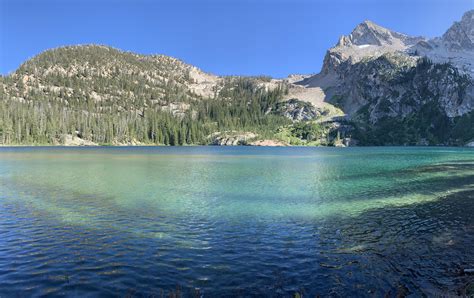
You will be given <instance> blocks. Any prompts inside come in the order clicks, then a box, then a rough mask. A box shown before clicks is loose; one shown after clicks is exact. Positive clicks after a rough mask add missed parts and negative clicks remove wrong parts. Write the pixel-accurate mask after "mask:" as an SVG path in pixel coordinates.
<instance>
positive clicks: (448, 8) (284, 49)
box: [0, 0, 474, 77]
mask: <svg viewBox="0 0 474 298" xmlns="http://www.w3.org/2000/svg"><path fill="white" fill-rule="evenodd" d="M473 8H474V0H313V1H310V0H220V1H219V0H194V1H193V0H174V1H172V0H166V1H152V0H63V1H60V0H0V73H2V74H6V73H8V72H11V71H13V70H15V69H16V68H17V67H18V66H19V65H20V64H21V63H22V62H24V61H25V60H27V59H28V58H31V57H32V56H34V55H36V54H38V53H40V52H42V51H44V50H46V49H49V48H53V47H58V46H63V45H72V44H85V43H97V44H106V45H110V46H113V47H116V48H119V49H123V50H127V51H134V52H138V53H142V54H166V55H170V56H174V57H177V58H180V59H182V60H184V61H186V62H188V63H191V64H194V65H196V66H198V67H200V68H202V69H203V70H205V71H208V72H212V73H215V74H236V75H258V74H268V75H272V76H274V77H285V76H287V75H288V74H292V73H315V72H318V71H319V70H320V68H321V63H322V59H323V57H324V54H325V52H326V50H327V49H328V48H329V47H331V46H332V45H334V44H335V43H336V41H337V40H338V37H339V36H340V35H342V34H348V33H350V32H351V30H352V29H353V28H354V27H355V26H356V25H357V24H358V23H360V22H361V21H363V20H365V19H369V20H372V21H374V22H376V23H378V24H380V25H383V26H385V27H388V28H390V29H393V30H396V31H399V32H403V33H408V34H413V35H424V36H429V37H433V36H439V35H441V34H442V33H443V32H444V31H445V30H446V29H447V28H448V27H449V26H450V25H451V24H452V23H453V22H454V21H455V20H459V19H460V18H461V16H462V14H463V13H464V12H465V11H467V10H469V9H473Z"/></svg>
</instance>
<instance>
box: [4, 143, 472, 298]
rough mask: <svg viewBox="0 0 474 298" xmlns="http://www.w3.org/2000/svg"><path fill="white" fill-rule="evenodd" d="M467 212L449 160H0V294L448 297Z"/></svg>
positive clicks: (73, 155)
mask: <svg viewBox="0 0 474 298" xmlns="http://www.w3.org/2000/svg"><path fill="white" fill-rule="evenodd" d="M473 200H474V151H472V150H469V149H462V148H461V149H446V148H346V149H337V148H248V147H244V148H206V147H191V148H190V147H188V148H101V149H91V148H84V149H64V148H63V149H60V148H48V149H45V148H35V149H31V148H15V149H7V148H3V149H0V214H2V216H1V217H0V296H2V294H8V293H12V292H18V293H22V294H24V295H27V296H29V295H47V294H55V295H62V294H67V295H87V294H101V295H107V294H123V295H126V294H131V295H138V296H139V295H143V294H144V295H147V294H152V295H153V294H154V295H161V293H165V294H167V293H170V291H176V288H177V286H178V287H179V289H180V291H181V292H184V293H190V294H192V293H194V294H196V293H197V292H196V291H199V293H201V294H204V295H210V296H214V295H223V294H231V295H234V294H236V295H246V294H249V293H255V294H269V293H274V294H282V295H289V294H294V293H296V292H299V293H303V294H311V295H313V294H321V295H336V296H337V295H340V296H347V295H358V296H360V295H363V296H367V295H374V296H383V295H386V294H388V295H389V296H390V295H392V296H396V295H397V294H413V295H415V296H418V295H419V294H421V293H424V294H427V295H443V294H446V293H448V294H460V293H461V294H462V293H463V292H462V291H463V290H464V289H465V288H466V285H468V284H469V283H470V282H474V280H473V279H472V276H469V275H463V274H461V271H462V269H464V268H474V253H473V252H472V249H471V247H473V246H474V219H473V217H472V214H474V201H473ZM197 289H198V290H197ZM162 291H163V292H162Z"/></svg>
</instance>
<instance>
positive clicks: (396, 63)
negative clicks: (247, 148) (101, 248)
mask: <svg viewBox="0 0 474 298" xmlns="http://www.w3.org/2000/svg"><path fill="white" fill-rule="evenodd" d="M473 44H474V10H473V11H469V12H466V13H465V14H464V16H463V17H462V19H461V20H460V21H459V22H456V23H455V24H453V26H451V27H450V28H449V29H448V30H447V31H446V33H445V34H443V35H442V36H441V37H438V38H434V39H426V38H423V37H412V36H408V35H406V34H403V33H399V32H396V31H393V30H389V29H386V28H384V27H382V26H379V25H377V24H375V23H373V22H371V21H364V22H362V23H361V24H359V25H357V26H356V27H355V28H354V30H353V31H352V32H351V33H350V34H349V35H347V36H342V37H341V38H340V39H339V41H338V42H337V43H336V45H335V46H334V47H333V48H331V49H329V50H328V51H327V53H326V55H325V58H324V63H323V67H322V69H321V72H320V73H318V74H315V75H292V76H289V77H288V78H287V79H272V78H270V77H230V76H229V77H219V76H215V75H212V74H209V73H206V72H204V71H202V70H200V69H198V68H197V67H195V66H192V65H188V64H186V63H184V62H182V61H180V60H179V59H176V58H172V57H167V56H163V55H139V54H135V53H130V52H123V51H120V50H117V49H114V48H111V47H107V46H96V45H85V46H69V47H62V48H58V49H53V50H49V51H46V52H44V53H41V54H40V55H38V56H36V57H34V58H33V59H30V60H28V61H26V62H25V63H24V64H23V65H21V66H20V67H19V69H18V70H17V71H15V72H14V73H12V74H10V75H8V76H6V77H1V78H0V84H1V86H0V97H1V99H2V101H0V104H3V110H5V111H3V114H2V117H3V119H4V120H3V122H0V135H1V136H2V138H1V139H0V141H2V140H3V143H5V142H7V143H8V142H11V141H12V140H13V139H14V140H16V142H19V143H22V142H27V140H30V141H31V140H35V138H36V137H33V136H36V134H37V133H38V132H40V134H41V138H40V140H41V142H51V143H54V144H55V143H57V142H58V140H59V139H64V137H61V135H62V134H66V135H75V134H76V132H77V135H78V136H79V135H80V138H81V139H82V138H84V140H85V141H91V142H94V144H95V143H97V144H102V143H110V144H130V143H140V144H147V143H149V142H152V143H157V144H162V143H163V144H186V143H188V144H193V143H195V142H198V143H206V142H207V141H206V140H209V139H210V136H212V135H214V136H215V135H222V133H223V132H225V131H233V132H235V133H234V134H235V135H237V136H238V135H239V134H240V135H250V134H255V135H256V136H257V135H258V136H261V137H262V138H263V139H264V140H267V139H271V138H273V137H276V136H280V137H281V138H280V140H282V141H283V142H284V143H289V144H291V143H292V141H294V142H296V143H297V144H301V142H303V144H305V142H307V143H314V144H332V143H334V140H335V138H336V136H337V137H338V138H339V136H341V138H346V137H351V136H352V137H354V136H355V137H356V138H358V139H360V140H361V142H360V144H380V145H383V144H404V145H407V144H424V143H427V144H462V143H463V142H464V143H465V142H467V141H470V140H472V139H474V131H473V130H474V128H473V126H474V125H472V123H474V122H473V121H472V120H473V119H474V117H473V116H472V114H473V112H472V111H473V109H474V84H473V79H472V72H473V71H474V68H473V63H474V46H473ZM24 109H26V110H27V111H29V113H32V115H33V116H31V115H24V114H23V112H21V111H23V110H24ZM19 111H20V114H21V121H19V120H18V119H17V118H18V114H17V113H18V112H19ZM31 117H32V118H31ZM30 118H31V119H30ZM57 118H59V120H58V119H57ZM69 118H71V119H72V120H71V119H69ZM45 119H46V120H45ZM104 119H106V120H104ZM163 119H164V120H163ZM340 119H343V122H342V123H341V122H340ZM419 119H422V121H421V122H420V121H418V120H419ZM34 121H40V123H43V122H45V121H46V122H47V123H46V124H45V125H43V124H40V125H39V126H38V125H37V124H34V123H33V122H34ZM48 121H49V122H48ZM84 121H86V122H85V123H84ZM103 121H106V122H107V125H105V124H104V123H102V122H103ZM348 121H349V122H351V123H349V122H348ZM299 122H301V123H300V124H298V123H299ZM48 125H49V126H48ZM441 126H443V127H447V128H446V129H444V128H442V129H441ZM466 126H467V127H466ZM341 127H343V128H344V129H341ZM350 127H352V128H350ZM399 127H403V129H400V128H399ZM397 129H398V130H401V131H403V133H402V135H400V134H399V133H398V132H396V131H395V130H397ZM18 130H20V132H18ZM50 130H53V131H54V132H53V133H51V132H49V131H50ZM346 133H347V134H349V136H347V135H346ZM193 136H194V137H193ZM295 136H297V137H296V139H295ZM291 140H292V141H291ZM420 140H421V141H420ZM256 141H258V140H256ZM217 143H230V144H233V143H235V142H233V141H229V142H227V141H225V142H217ZM237 143H239V142H237ZM260 143H261V144H266V143H268V142H260ZM270 143H271V142H270ZM274 143H278V142H274ZM349 143H350V142H349Z"/></svg>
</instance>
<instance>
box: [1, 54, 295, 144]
mask: <svg viewBox="0 0 474 298" xmlns="http://www.w3.org/2000/svg"><path fill="white" fill-rule="evenodd" d="M269 81H270V80H269V79H268V78H265V77H255V78H253V77H225V78H218V77H216V76H212V75H209V74H206V73H204V72H202V71H200V70H199V69H197V68H195V67H193V66H190V65H187V64H185V63H183V62H181V61H179V60H177V59H174V58H170V57H166V56H141V55H136V54H133V53H127V52H121V51H119V50H116V49H113V48H109V47H103V46H74V47H65V48H59V49H54V50H51V51H47V52H44V53H42V54H40V55H38V56H37V57H35V58H33V59H31V60H29V61H27V62H26V63H25V64H23V65H22V66H21V67H20V68H19V69H18V70H17V71H16V72H14V73H13V74H11V75H9V76H6V77H3V78H1V84H2V88H0V92H1V93H0V95H1V101H0V142H1V143H2V144H61V143H64V138H65V137H67V136H68V135H72V136H74V137H78V138H80V139H84V140H89V141H92V142H94V143H97V144H132V143H134V144H135V143H136V144H139V143H142V144H162V145H184V144H207V143H209V142H210V140H209V136H210V135H211V134H212V133H214V132H223V131H251V132H254V133H256V134H257V135H258V136H259V137H261V138H263V137H269V138H272V137H273V135H274V134H275V133H276V132H277V131H278V129H279V128H280V127H283V126H286V125H289V124H290V123H291V121H290V119H288V118H287V117H284V116H282V115H281V114H277V113H274V112H273V110H276V109H274V107H276V104H277V103H278V102H279V100H280V99H281V97H282V95H283V94H284V93H285V92H286V85H285V84H284V83H283V82H280V83H272V84H270V85H269Z"/></svg>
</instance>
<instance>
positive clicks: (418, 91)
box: [296, 11, 474, 144]
mask: <svg viewBox="0 0 474 298" xmlns="http://www.w3.org/2000/svg"><path fill="white" fill-rule="evenodd" d="M473 42H474V11H469V12H466V13H465V14H464V16H463V17H462V20H461V21H460V22H456V23H454V24H453V25H452V26H451V27H450V28H449V29H448V30H447V31H446V33H445V34H443V36H442V37H439V38H435V39H431V40H430V39H426V38H423V37H412V36H408V35H405V34H402V33H398V32H395V31H392V30H389V29H386V28H383V27H381V26H379V25H377V24H375V23H373V22H370V21H365V22H363V23H361V24H359V25H358V26H357V27H356V28H355V29H354V30H353V31H352V33H351V34H350V35H347V36H342V37H341V38H340V39H339V41H338V43H337V44H336V45H335V46H334V47H333V48H331V49H329V50H328V52H327V53H326V56H325V58H324V63H323V67H322V70H321V72H320V73H319V74H316V75H314V76H310V77H306V78H304V79H303V80H301V81H299V82H296V84H299V85H301V86H303V87H304V88H305V89H306V90H308V91H307V92H309V90H319V91H320V93H319V96H320V97H321V98H320V99H319V100H320V101H321V100H323V101H325V102H328V103H331V104H333V105H335V106H337V107H339V108H341V109H342V110H343V111H344V112H345V113H346V114H347V115H348V116H349V117H350V118H351V119H352V120H353V121H354V122H355V123H358V126H359V127H360V128H361V130H360V131H359V132H360V134H359V136H358V137H361V138H364V137H367V134H369V135H370V133H373V132H374V131H377V136H372V137H374V138H375V137H377V138H378V137H380V135H382V134H383V133H386V134H387V135H389V134H391V133H392V131H391V130H396V129H399V128H398V127H396V126H392V127H389V126H387V125H384V123H387V122H392V123H394V124H397V125H402V123H404V124H403V125H407V124H406V123H405V122H407V121H409V119H412V118H423V119H425V120H424V123H423V125H422V127H413V129H414V130H415V131H416V133H414V134H415V136H410V137H409V141H406V140H400V141H399V142H397V140H396V139H395V138H391V139H390V144H414V143H418V142H417V141H416V139H417V138H418V139H428V143H429V144H434V143H453V142H454V143H456V142H458V141H459V142H463V140H464V138H462V137H460V136H458V135H455V134H454V135H453V133H451V131H450V130H451V129H453V127H455V126H457V125H459V124H458V122H460V119H461V118H469V119H470V118H471V115H472V111H473V109H474V81H473V74H474V47H473V44H474V43H473ZM427 110H430V112H428V111H427ZM440 118H443V121H439V119H440ZM419 125H421V124H419ZM440 125H444V126H447V127H448V128H447V130H448V131H447V132H446V133H445V134H444V135H442V136H441V135H437V136H436V137H433V133H432V132H430V131H431V130H437V129H438V128H439V127H438V126H440ZM427 127H428V128H427ZM429 127H431V128H429ZM407 129H409V128H407ZM368 130H370V131H368ZM420 130H421V131H420ZM427 130H428V132H427ZM443 131H446V129H443ZM466 133H467V134H468V135H471V137H472V136H474V128H472V127H471V128H467V130H466ZM460 138H461V139H462V140H459V139H460ZM367 141H368V142H369V143H377V144H384V143H383V142H382V143H380V142H378V141H376V140H367Z"/></svg>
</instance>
